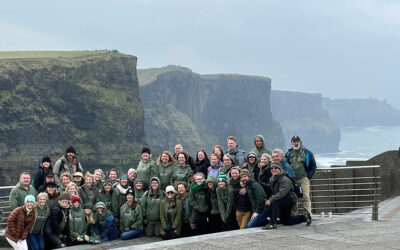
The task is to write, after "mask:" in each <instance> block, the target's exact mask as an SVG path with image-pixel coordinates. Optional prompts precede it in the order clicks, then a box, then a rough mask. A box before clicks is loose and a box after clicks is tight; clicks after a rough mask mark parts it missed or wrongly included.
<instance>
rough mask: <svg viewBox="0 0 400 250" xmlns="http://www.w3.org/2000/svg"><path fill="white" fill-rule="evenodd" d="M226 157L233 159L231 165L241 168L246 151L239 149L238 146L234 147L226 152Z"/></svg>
mask: <svg viewBox="0 0 400 250" xmlns="http://www.w3.org/2000/svg"><path fill="white" fill-rule="evenodd" d="M225 154H227V155H230V156H231V157H232V158H233V165H234V166H239V167H242V166H243V163H244V162H245V160H246V151H244V150H241V149H239V145H236V148H234V149H233V150H229V149H228V150H227V151H226V153H225Z"/></svg>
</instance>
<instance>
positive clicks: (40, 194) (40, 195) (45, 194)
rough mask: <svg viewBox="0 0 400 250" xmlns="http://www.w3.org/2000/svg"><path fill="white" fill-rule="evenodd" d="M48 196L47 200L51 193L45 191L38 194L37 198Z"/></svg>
mask: <svg viewBox="0 0 400 250" xmlns="http://www.w3.org/2000/svg"><path fill="white" fill-rule="evenodd" d="M42 196H43V197H46V200H48V199H49V195H48V194H47V193H45V192H41V193H39V194H38V195H37V197H36V198H37V200H39V197H42Z"/></svg>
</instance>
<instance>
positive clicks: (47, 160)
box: [42, 156, 51, 163]
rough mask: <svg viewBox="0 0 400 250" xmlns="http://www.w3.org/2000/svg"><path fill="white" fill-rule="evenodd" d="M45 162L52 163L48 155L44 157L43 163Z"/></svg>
mask: <svg viewBox="0 0 400 250" xmlns="http://www.w3.org/2000/svg"><path fill="white" fill-rule="evenodd" d="M43 162H50V163H51V160H50V157H48V156H45V157H43V159H42V163H43Z"/></svg>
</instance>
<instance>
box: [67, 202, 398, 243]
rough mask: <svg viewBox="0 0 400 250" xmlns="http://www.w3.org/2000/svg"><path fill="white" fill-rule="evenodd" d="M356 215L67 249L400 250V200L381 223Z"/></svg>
mask: <svg viewBox="0 0 400 250" xmlns="http://www.w3.org/2000/svg"><path fill="white" fill-rule="evenodd" d="M356 212H358V213H356ZM356 212H353V213H350V214H347V215H334V216H332V217H330V218H327V217H325V218H321V216H320V215H315V216H314V217H313V218H314V220H313V223H312V225H311V226H310V227H306V226H305V224H304V223H303V224H299V225H295V226H283V225H278V229H277V230H272V231H264V230H262V229H261V228H251V229H244V230H236V231H230V232H223V233H216V234H208V235H202V236H195V237H188V238H181V239H176V240H169V241H161V240H160V239H159V238H148V237H141V238H138V239H134V240H129V241H121V240H117V241H113V242H112V243H103V244H100V245H81V246H75V247H70V248H66V249H117V250H127V249H134V250H139V249H182V250H187V249H190V250H196V249H201V250H205V249H246V250H251V249H279V248H281V249H335V250H337V249H340V250H342V249H354V250H356V249H360V250H366V249H400V197H395V198H393V199H390V200H386V201H383V202H381V203H380V204H379V221H371V214H364V213H367V212H370V209H362V210H357V211H356Z"/></svg>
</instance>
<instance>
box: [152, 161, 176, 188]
mask: <svg viewBox="0 0 400 250" xmlns="http://www.w3.org/2000/svg"><path fill="white" fill-rule="evenodd" d="M174 168H175V163H173V162H168V164H167V165H166V166H164V164H163V163H162V162H160V164H158V177H159V178H160V183H161V186H160V188H161V190H165V188H166V187H167V186H169V185H172V184H171V176H172V174H173V172H174ZM150 182H151V181H150Z"/></svg>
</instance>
